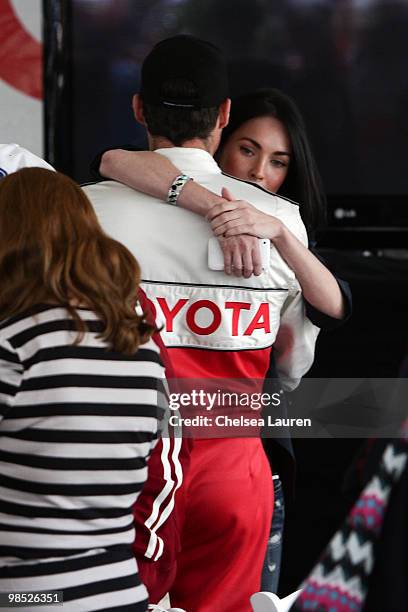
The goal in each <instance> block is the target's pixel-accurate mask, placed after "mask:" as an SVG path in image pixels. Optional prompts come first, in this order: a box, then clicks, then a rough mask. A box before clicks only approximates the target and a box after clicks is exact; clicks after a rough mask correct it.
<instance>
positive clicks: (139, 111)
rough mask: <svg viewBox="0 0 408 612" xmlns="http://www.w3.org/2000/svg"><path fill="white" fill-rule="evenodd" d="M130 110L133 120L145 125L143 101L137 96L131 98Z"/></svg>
mask: <svg viewBox="0 0 408 612" xmlns="http://www.w3.org/2000/svg"><path fill="white" fill-rule="evenodd" d="M132 108H133V114H134V116H135V119H136V121H137V122H138V123H141V124H142V125H146V121H145V118H144V112H143V101H142V98H141V97H140V95H139V94H135V95H134V96H133V98H132Z"/></svg>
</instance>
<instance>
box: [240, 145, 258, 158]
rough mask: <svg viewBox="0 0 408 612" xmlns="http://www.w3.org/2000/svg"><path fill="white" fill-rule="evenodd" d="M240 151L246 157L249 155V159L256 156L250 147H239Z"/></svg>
mask: <svg viewBox="0 0 408 612" xmlns="http://www.w3.org/2000/svg"><path fill="white" fill-rule="evenodd" d="M239 150H240V151H241V153H243V154H244V155H247V156H248V157H250V156H251V155H253V154H254V152H253V151H252V149H250V148H249V147H245V146H244V145H241V146H240V147H239Z"/></svg>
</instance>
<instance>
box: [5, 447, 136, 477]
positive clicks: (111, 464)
mask: <svg viewBox="0 0 408 612" xmlns="http://www.w3.org/2000/svg"><path fill="white" fill-rule="evenodd" d="M0 461H4V462H5V463H11V464H13V465H15V464H16V463H17V464H18V465H26V466H27V467H32V468H43V469H48V470H61V471H69V472H72V471H92V470H94V471H101V470H109V471H111V470H112V471H115V470H119V471H120V470H140V469H142V468H144V467H145V465H146V459H145V458H144V457H132V458H131V459H105V458H102V459H88V458H84V459H77V458H76V457H50V456H49V455H26V454H25V453H9V452H6V451H2V450H0Z"/></svg>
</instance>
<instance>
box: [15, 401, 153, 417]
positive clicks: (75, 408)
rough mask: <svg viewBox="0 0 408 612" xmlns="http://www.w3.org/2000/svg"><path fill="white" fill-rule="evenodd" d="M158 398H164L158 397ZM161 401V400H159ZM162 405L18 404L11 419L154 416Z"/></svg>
mask: <svg viewBox="0 0 408 612" xmlns="http://www.w3.org/2000/svg"><path fill="white" fill-rule="evenodd" d="M158 399H159V400H163V402H164V398H160V396H159V397H158ZM160 403H161V402H160ZM164 406H165V403H164V405H163V407H162V406H161V405H160V406H156V405H152V404H116V403H115V404H111V403H109V404H108V403H105V404H102V403H100V404H94V403H91V402H89V403H80V402H78V403H75V404H74V403H55V404H54V403H52V404H35V408H34V407H33V405H32V404H28V405H26V404H19V405H18V408H16V409H15V410H14V411H13V415H12V419H13V420H15V421H17V420H18V419H30V418H36V419H37V418H39V417H48V416H103V417H108V416H113V417H152V416H153V417H155V416H156V415H157V414H159V415H161V414H162V413H163V412H164Z"/></svg>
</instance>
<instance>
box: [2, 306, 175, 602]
mask: <svg viewBox="0 0 408 612" xmlns="http://www.w3.org/2000/svg"><path fill="white" fill-rule="evenodd" d="M78 312H79V314H80V316H81V318H82V319H83V320H84V321H86V324H87V331H86V332H85V334H84V337H83V339H82V340H81V342H80V343H79V344H78V345H74V344H73V341H74V339H75V338H76V335H77V332H76V330H75V324H74V322H73V321H72V320H71V318H70V317H69V315H68V313H67V311H66V310H65V309H64V308H62V307H55V306H50V305H45V306H44V305H40V306H37V307H35V308H33V309H30V311H27V312H26V313H24V314H21V315H18V316H16V317H12V318H9V319H8V320H6V321H4V322H2V323H0V591H10V590H15V591H22V590H44V589H46V590H62V591H63V592H64V610H68V611H70V610H75V612H77V611H80V610H84V611H90V610H111V609H112V610H115V611H119V610H133V611H135V612H139V611H140V612H144V611H145V610H146V607H147V601H146V599H147V592H146V589H145V587H144V586H143V585H142V584H141V582H140V580H139V577H138V572H137V564H136V561H135V559H134V556H133V552H132V544H133V541H134V539H135V530H134V525H133V515H132V507H133V505H134V503H135V501H136V499H137V497H138V495H139V493H140V491H141V489H142V487H143V484H144V482H145V480H146V476H147V466H146V462H147V459H148V457H149V454H150V452H151V450H152V448H153V446H154V444H155V440H156V438H157V426H158V419H159V418H161V416H162V414H163V408H164V396H163V394H162V392H161V389H162V385H161V379H162V378H163V372H164V370H163V367H162V364H161V361H160V356H159V351H158V348H157V346H156V345H155V343H154V342H153V340H150V341H149V342H148V343H146V344H144V345H143V346H141V347H140V348H139V350H138V351H137V353H136V354H135V355H134V356H132V357H127V356H124V355H122V354H120V353H118V352H115V351H113V350H112V349H109V348H108V347H107V345H106V343H105V342H104V341H102V340H101V339H100V338H98V334H99V333H100V332H101V329H102V324H101V322H100V321H99V320H98V318H97V316H96V315H95V314H94V313H93V312H91V311H89V310H87V309H83V308H79V309H78ZM37 609H38V610H41V609H42V607H38V608H37V607H36V610H37ZM52 609H53V606H47V607H46V608H44V610H48V611H50V610H52ZM55 609H56V610H60V609H61V608H59V607H55Z"/></svg>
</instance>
